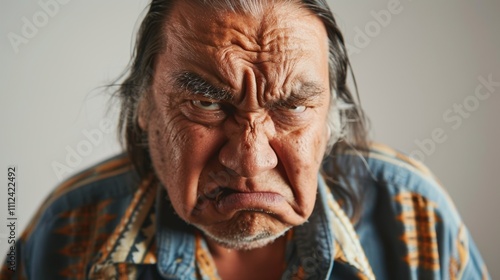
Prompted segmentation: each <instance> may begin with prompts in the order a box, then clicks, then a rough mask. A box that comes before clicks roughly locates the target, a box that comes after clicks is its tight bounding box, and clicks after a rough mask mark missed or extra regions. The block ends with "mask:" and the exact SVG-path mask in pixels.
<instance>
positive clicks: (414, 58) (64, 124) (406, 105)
mask: <svg viewBox="0 0 500 280" xmlns="http://www.w3.org/2000/svg"><path fill="white" fill-rule="evenodd" d="M54 1H55V0H41V1H40V2H38V1H24V2H20V1H16V2H14V1H7V0H1V2H0V3H1V4H0V7H1V8H0V35H1V38H0V48H1V52H0V57H1V59H0V61H1V64H0V65H1V66H0V81H1V83H0V93H1V95H2V99H1V100H2V101H1V102H0V135H1V136H0V141H1V145H0V151H1V152H0V154H1V156H0V167H1V168H3V171H0V174H2V175H0V182H4V183H3V184H4V185H5V186H4V187H1V188H0V190H2V191H0V199H1V202H0V205H1V209H0V219H1V222H0V223H4V222H6V215H7V206H6V204H7V203H6V202H7V199H6V196H7V190H6V185H7V184H6V182H7V181H6V179H7V166H9V165H17V167H18V173H17V178H18V189H17V199H18V200H17V201H18V205H17V207H16V215H17V218H18V221H17V223H18V227H17V230H18V236H19V234H20V232H21V231H22V230H23V229H24V228H25V226H26V225H27V224H28V222H29V219H30V218H31V217H32V216H33V214H34V213H35V211H36V209H37V208H38V206H39V205H40V203H42V201H43V199H44V197H45V196H46V195H47V194H48V192H49V191H50V190H51V189H52V188H53V187H54V186H55V185H57V184H58V183H60V182H61V181H62V180H64V179H65V178H68V176H70V175H71V174H73V173H74V172H76V171H78V170H81V169H82V168H85V167H87V166H89V165H91V164H93V163H95V162H97V161H99V160H101V159H104V158H106V157H108V156H109V155H112V154H115V153H117V152H119V150H120V148H119V146H118V144H117V142H116V140H115V138H116V137H115V135H116V130H115V129H114V126H115V124H116V104H114V103H113V102H109V101H108V97H109V91H108V92H105V91H104V90H103V88H101V87H102V86H103V85H105V84H107V83H109V82H110V81H112V79H113V78H115V77H116V76H117V75H118V74H119V73H120V72H121V71H122V69H123V68H124V67H125V66H126V65H127V63H128V59H129V57H130V49H131V45H132V38H131V37H132V34H133V33H134V30H135V29H136V28H137V18H138V16H139V15H140V14H141V12H142V10H143V8H144V6H145V4H146V2H147V1H145V0H138V1H128V2H127V3H124V2H123V1H118V0H112V1H111V0H110V1H97V0H92V1H88V0H87V1H81V0H64V1H63V0H59V1H58V2H54ZM329 2H330V3H331V5H332V8H333V11H334V13H335V14H336V16H337V20H338V21H339V23H340V26H341V28H342V30H343V31H344V33H345V36H346V41H347V43H348V45H349V50H350V53H351V58H352V62H353V66H354V71H355V74H356V77H357V80H358V85H359V89H360V95H361V99H362V102H363V104H364V106H365V108H366V110H367V112H368V115H369V116H370V118H371V121H372V136H373V139H375V140H376V141H378V142H382V143H386V144H389V145H391V146H393V147H395V148H397V149H399V150H401V151H404V152H406V153H411V154H412V155H413V156H414V157H415V158H418V159H420V160H422V161H423V162H424V163H425V164H427V165H428V166H429V167H430V168H431V169H432V170H433V172H434V173H435V174H436V175H437V176H438V177H439V178H440V179H441V181H442V183H443V185H444V186H445V187H446V189H447V190H448V192H449V193H450V195H451V197H452V198H453V200H454V201H455V204H456V206H457V208H458V209H459V211H460V213H461V215H462V217H463V219H464V220H465V222H466V224H467V225H468V227H469V230H470V231H471V233H472V235H473V237H474V239H475V241H476V243H477V245H478V247H479V249H480V251H481V252H482V255H483V257H484V258H485V260H486V263H487V264H488V266H489V270H490V272H491V274H492V276H493V278H498V277H500V267H499V266H497V265H496V263H497V262H496V258H498V257H500V254H499V251H500V244H499V242H497V237H498V236H500V227H499V225H498V220H499V219H498V215H499V214H498V212H499V210H500V191H499V190H498V187H500V186H499V183H498V180H497V178H496V177H495V176H496V175H498V174H497V172H499V171H500V170H499V164H498V163H497V160H498V158H500V149H499V148H498V147H497V144H496V143H498V142H500V132H499V124H498V122H500V110H499V108H500V106H499V105H500V86H498V85H495V84H494V83H493V85H491V86H489V87H485V86H483V88H481V89H480V90H478V91H477V92H476V88H478V87H479V86H480V85H482V84H485V82H484V80H486V81H487V80H488V79H490V80H493V81H494V82H495V83H498V82H500V67H499V65H500V53H499V50H500V35H499V34H500V33H499V32H498V28H499V27H500V17H498V13H499V12H500V2H499V1H494V0H491V1H487V0H480V1H474V2H473V1H466V0H460V1H449V0H448V1H446V0H445V1H411V0H401V1H396V0H376V1H373V0H372V1H363V3H360V1H358V2H355V1H348V0H337V1H329ZM44 3H45V4H47V3H49V4H47V5H45V4H44ZM50 3H51V4H50ZM490 84H491V83H490ZM109 108H111V109H109ZM6 237H7V229H6V227H5V226H0V249H1V250H2V251H3V252H4V251H5V250H6V245H7V244H6V240H7V239H6Z"/></svg>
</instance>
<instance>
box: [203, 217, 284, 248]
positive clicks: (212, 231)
mask: <svg viewBox="0 0 500 280" xmlns="http://www.w3.org/2000/svg"><path fill="white" fill-rule="evenodd" d="M195 226H196V227H198V228H199V229H200V230H201V231H202V232H203V233H204V234H205V236H207V237H208V238H210V239H212V240H213V241H215V242H216V243H218V244H219V245H221V246H222V247H225V248H228V249H234V250H253V249H258V248H262V247H265V246H266V245H269V244H271V243H273V242H274V241H275V240H276V239H278V238H279V237H281V236H283V235H284V234H285V233H286V232H287V231H288V230H289V229H290V228H292V226H290V225H285V224H282V223H280V222H278V221H275V220H274V218H272V217H270V216H269V215H267V214H263V213H252V212H247V213H240V215H238V217H235V218H233V219H231V221H227V222H224V223H217V224H215V225H212V226H208V227H207V226H200V225H195Z"/></svg>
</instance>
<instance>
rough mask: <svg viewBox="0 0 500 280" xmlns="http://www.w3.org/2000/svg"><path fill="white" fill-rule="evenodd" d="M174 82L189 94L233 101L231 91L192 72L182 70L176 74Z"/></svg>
mask: <svg viewBox="0 0 500 280" xmlns="http://www.w3.org/2000/svg"><path fill="white" fill-rule="evenodd" d="M174 84H175V86H177V87H178V88H181V89H182V90H183V91H185V92H187V93H189V94H195V95H201V96H203V97H206V98H209V99H213V100H218V101H231V100H232V99H233V97H234V96H233V94H232V93H231V92H229V91H227V90H225V89H222V88H219V87H216V86H214V85H212V84H211V83H209V82H207V81H206V80H205V79H203V78H202V77H201V76H199V75H198V74H195V73H192V72H182V73H180V74H178V75H176V76H175V78H174Z"/></svg>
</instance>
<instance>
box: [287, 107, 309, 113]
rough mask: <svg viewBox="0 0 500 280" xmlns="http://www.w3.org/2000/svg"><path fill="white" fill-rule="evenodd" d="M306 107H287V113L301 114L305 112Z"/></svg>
mask: <svg viewBox="0 0 500 280" xmlns="http://www.w3.org/2000/svg"><path fill="white" fill-rule="evenodd" d="M306 108H307V107H306V106H290V107H288V111H291V112H294V113H302V112H304V111H305V110H306Z"/></svg>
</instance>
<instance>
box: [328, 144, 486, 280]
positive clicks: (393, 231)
mask: <svg viewBox="0 0 500 280" xmlns="http://www.w3.org/2000/svg"><path fill="white" fill-rule="evenodd" d="M336 162H338V165H339V166H340V168H341V169H342V170H343V172H344V173H345V174H346V178H347V180H348V181H350V183H351V185H355V186H356V187H357V189H358V190H359V192H360V194H361V200H360V201H361V207H362V215H361V218H360V220H359V223H358V224H357V229H356V230H357V232H358V234H359V237H360V239H361V243H362V244H363V247H364V248H365V249H367V254H368V258H369V259H370V262H371V263H373V264H379V262H378V261H377V259H378V257H377V256H378V255H379V254H380V252H385V253H384V254H386V255H387V256H388V257H390V261H391V262H392V263H393V264H399V265H395V266H394V267H393V273H396V274H398V275H400V276H401V278H407V277H409V278H411V277H410V275H413V276H415V275H420V276H423V277H424V278H425V277H429V278H432V277H435V276H436V275H440V276H441V278H440V279H450V278H453V277H456V279H460V278H461V277H462V276H464V277H465V278H467V277H466V275H469V276H471V275H473V277H472V278H475V277H482V276H484V277H485V279H487V278H488V277H487V272H486V270H485V267H484V263H483V261H482V259H481V256H480V255H479V253H478V251H477V248H476V247H475V245H474V243H473V241H472V239H471V237H470V234H469V232H468V230H467V228H466V227H465V225H464V224H463V221H462V219H461V217H460V215H459V214H458V211H457V209H456V207H455V205H454V203H453V202H452V200H451V199H450V197H449V196H448V194H447V192H446V190H445V189H444V188H443V187H442V186H441V183H440V182H439V180H438V179H437V178H436V177H435V176H434V175H433V174H432V172H431V171H429V169H428V168H427V167H426V166H425V165H424V164H422V163H421V162H419V161H416V160H414V159H412V158H410V157H408V156H406V155H405V154H403V153H401V152H398V151H396V150H394V149H392V148H389V147H387V146H385V145H381V144H371V145H370V146H369V148H368V149H366V150H364V151H360V150H355V149H347V150H345V151H343V152H342V153H340V154H339V155H338V156H337V157H336ZM377 240H378V241H379V242H375V241H377ZM382 244H383V245H382ZM374 252H375V253H374ZM379 266H381V267H383V266H382V265H379ZM396 270H397V272H395V271H396ZM403 276H404V277H403ZM411 279H413V278H411ZM453 279H455V278H453ZM467 279H469V278H467Z"/></svg>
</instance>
